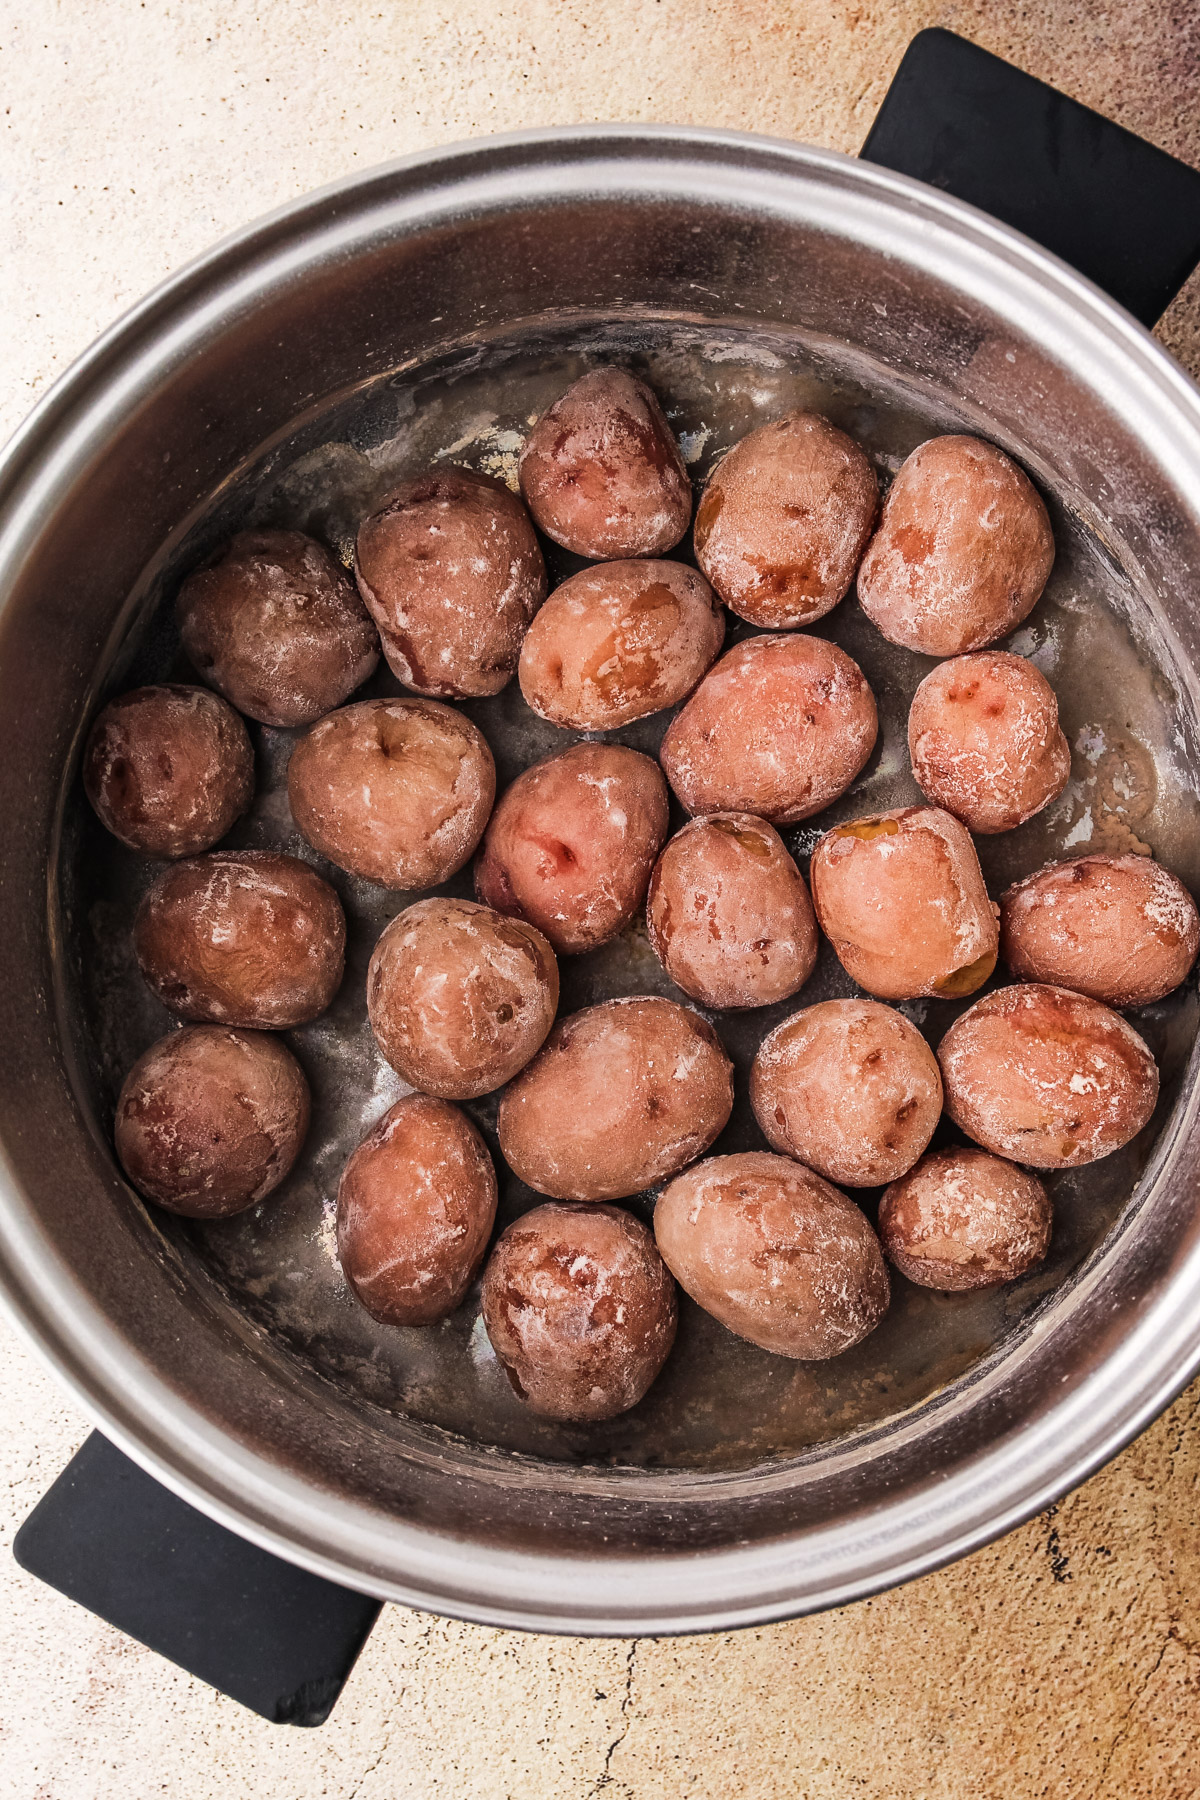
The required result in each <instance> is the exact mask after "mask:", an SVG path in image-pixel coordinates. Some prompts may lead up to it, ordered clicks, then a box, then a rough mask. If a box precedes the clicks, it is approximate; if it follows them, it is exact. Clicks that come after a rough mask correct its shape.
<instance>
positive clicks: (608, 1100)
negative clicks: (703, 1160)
mask: <svg viewBox="0 0 1200 1800" xmlns="http://www.w3.org/2000/svg"><path fill="white" fill-rule="evenodd" d="M732 1110H733V1066H732V1064H731V1063H730V1061H729V1058H728V1057H727V1056H726V1054H725V1051H724V1049H723V1047H722V1044H721V1040H720V1039H719V1038H718V1036H717V1034H716V1032H715V1031H714V1030H713V1028H712V1026H711V1025H710V1024H709V1023H708V1022H707V1020H705V1019H702V1018H701V1017H700V1015H699V1013H694V1012H692V1011H691V1009H690V1008H689V1007H686V1006H678V1005H676V1003H675V1001H674V1000H663V999H660V998H658V997H657V996H656V995H645V996H642V995H638V996H636V997H634V998H633V999H628V1000H606V1001H604V1002H603V1003H602V1004H601V1005H599V1006H588V1007H585V1008H584V1010H583V1011H582V1012H577V1013H572V1014H571V1016H570V1017H569V1018H566V1019H563V1020H562V1021H561V1022H560V1023H559V1024H558V1025H556V1026H555V1028H554V1030H553V1031H552V1032H551V1033H550V1036H549V1038H548V1039H547V1040H546V1043H545V1045H544V1046H543V1048H542V1049H541V1050H540V1051H539V1052H538V1054H537V1055H536V1056H535V1057H534V1059H533V1061H532V1062H531V1063H529V1064H527V1066H526V1067H525V1068H524V1069H522V1070H521V1073H520V1074H519V1075H518V1076H517V1077H516V1078H515V1080H513V1081H512V1082H511V1083H510V1084H509V1086H508V1087H507V1088H506V1089H505V1091H504V1095H503V1097H502V1099H501V1101H500V1115H499V1120H498V1125H497V1129H498V1131H499V1135H500V1148H501V1150H502V1151H503V1153H504V1155H505V1157H506V1158H507V1160H508V1162H509V1164H510V1165H511V1167H512V1168H513V1169H514V1170H515V1171H516V1173H517V1174H518V1175H519V1176H520V1178H521V1180H522V1181H525V1182H528V1184H529V1186H530V1187H532V1188H536V1189H537V1190H538V1192H539V1193H541V1194H550V1195H551V1196H552V1197H553V1198H554V1199H556V1200H620V1199H621V1198H622V1197H623V1196H625V1195H628V1194H637V1193H640V1192H641V1190H642V1189H643V1188H648V1187H650V1186H651V1185H652V1184H653V1183H654V1182H657V1181H665V1180H666V1179H667V1177H668V1176H670V1175H674V1174H676V1173H677V1171H678V1170H680V1169H682V1168H683V1167H684V1166H685V1164H687V1163H689V1162H691V1161H693V1159H694V1158H695V1157H697V1156H702V1155H703V1154H704V1152H705V1151H706V1150H707V1149H708V1147H709V1145H710V1144H711V1143H712V1142H713V1139H714V1138H715V1137H716V1136H717V1134H718V1133H719V1132H720V1131H722V1130H723V1129H724V1127H725V1125H726V1124H727V1122H728V1119H729V1115H730V1113H731V1111H732Z"/></svg>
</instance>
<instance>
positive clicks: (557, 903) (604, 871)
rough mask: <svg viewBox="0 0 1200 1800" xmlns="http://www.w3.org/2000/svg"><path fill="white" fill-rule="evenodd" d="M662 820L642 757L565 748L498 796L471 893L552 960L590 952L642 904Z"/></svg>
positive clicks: (614, 748)
mask: <svg viewBox="0 0 1200 1800" xmlns="http://www.w3.org/2000/svg"><path fill="white" fill-rule="evenodd" d="M667 817H668V813H667V784H666V782H665V781H664V780H663V778H662V775H661V773H660V771H659V769H658V767H657V765H656V764H655V763H654V762H652V761H651V759H650V758H649V757H648V756H643V755H642V753H641V751H640V750H627V749H625V747H624V745H622V744H573V745H572V746H571V748H570V749H569V750H564V751H562V752H561V753H560V754H559V755H558V756H551V757H548V758H547V760H546V761H545V762H540V763H535V764H534V765H533V767H532V768H530V769H526V770H525V771H524V773H523V774H520V775H518V776H517V779H516V780H515V781H514V782H513V783H512V785H511V787H509V788H507V789H506V790H505V792H504V793H503V794H501V796H500V800H499V803H498V804H497V806H496V810H495V812H494V813H493V814H492V817H491V822H490V823H489V825H488V828H487V831H486V833H485V834H484V839H483V845H482V848H481V849H480V852H479V857H478V860H477V861H476V864H475V893H476V895H477V897H478V898H479V899H480V900H481V901H482V902H483V904H484V905H485V906H491V907H494V908H495V910H496V911H497V912H500V913H505V914H506V915H507V916H508V917H510V918H521V919H526V920H527V921H528V922H529V924H530V925H533V926H536V928H537V929H538V930H539V931H540V932H541V933H542V935H543V936H544V937H546V938H548V939H549V941H550V943H551V945H552V946H553V948H554V949H555V950H556V951H557V952H558V954H559V955H560V956H562V955H565V954H568V953H570V952H577V951H583V950H594V949H595V948H596V947H597V945H599V944H606V943H607V942H608V941H609V939H610V938H614V937H616V935H617V933H618V932H620V931H622V930H623V929H624V927H625V926H626V925H627V924H628V923H629V921H630V919H632V917H633V915H634V914H635V913H636V911H637V910H638V907H639V906H640V905H641V904H642V901H643V900H644V899H645V897H646V888H647V885H648V884H649V881H650V872H651V870H652V869H653V867H654V859H655V857H656V856H657V855H658V852H659V850H660V849H661V848H662V844H663V839H664V838H665V837H666V835H667Z"/></svg>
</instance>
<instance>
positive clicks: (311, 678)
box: [176, 531, 379, 726]
mask: <svg viewBox="0 0 1200 1800" xmlns="http://www.w3.org/2000/svg"><path fill="white" fill-rule="evenodd" d="M176 612H177V616H178V619H179V630H180V635H181V636H182V638H183V647H184V649H185V650H186V652H187V654H188V656H189V658H190V659H191V661H192V662H193V663H194V665H195V666H196V668H197V669H199V671H200V673H201V674H202V675H203V676H204V679H205V680H206V681H211V683H212V685H213V686H214V687H215V688H217V689H218V690H219V692H221V693H222V694H224V696H225V698H226V699H227V700H230V701H232V703H233V704H234V706H236V707H237V709H238V711H239V712H244V713H246V714H247V716H248V717H249V718H251V719H258V720H260V721H261V722H262V724H264V725H282V726H290V725H311V724H312V721H313V720H314V719H319V718H320V717H321V714H322V713H327V712H328V711H329V709H330V708H331V707H333V706H340V705H341V703H342V701H343V700H347V699H349V697H350V695H351V694H352V693H353V692H354V690H355V688H356V687H361V686H362V684H363V682H364V681H365V680H366V679H367V676H368V675H370V674H371V673H372V671H373V670H374V668H375V666H376V664H377V663H378V661H379V635H378V633H377V632H376V630H375V627H374V625H372V623H371V621H370V619H369V618H368V616H367V611H366V608H365V607H364V605H363V603H362V601H361V600H360V599H359V597H358V595H357V594H356V593H355V591H354V584H353V582H352V581H351V580H350V578H349V576H348V575H347V574H346V571H345V570H344V569H343V568H342V565H341V564H340V563H339V562H336V561H335V560H334V558H333V557H332V556H331V555H330V554H329V552H328V550H326V548H325V546H324V545H323V544H318V543H316V542H315V540H314V539H312V538H307V537H304V536H303V535H302V533H300V532H299V531H243V532H240V533H239V535H238V536H237V537H235V538H234V540H233V542H232V543H231V544H230V545H229V546H228V548H227V549H226V550H225V551H224V552H223V553H222V555H221V556H220V558H219V559H218V560H217V561H216V562H215V563H213V564H211V565H210V567H208V568H206V569H198V570H197V571H196V573H195V574H194V575H189V576H188V579H187V580H186V581H185V582H184V584H183V586H182V588H181V589H180V590H179V599H178V601H177V603H176Z"/></svg>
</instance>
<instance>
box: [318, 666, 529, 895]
mask: <svg viewBox="0 0 1200 1800" xmlns="http://www.w3.org/2000/svg"><path fill="white" fill-rule="evenodd" d="M495 793H496V765H495V763H494V762H493V760H492V753H491V751H490V750H489V749H488V746H487V742H486V740H485V738H484V736H483V734H482V732H480V731H479V730H477V729H476V727H475V726H474V725H472V723H471V721H470V720H469V719H467V718H464V717H463V715H462V713H460V712H456V711H455V710H454V708H453V707H450V706H442V705H441V704H440V703H439V702H438V701H436V700H359V701H358V702H356V704H355V705H353V706H343V707H341V708H340V709H339V710H338V711H337V712H333V713H330V714H329V717H328V718H326V719H322V720H321V722H320V723H319V724H318V725H314V726H313V728H312V730H311V731H310V732H309V733H308V735H307V737H303V738H301V740H300V742H299V743H298V744H297V745H296V748H295V749H294V750H293V751H292V759H291V762H290V763H289V764H288V802H289V804H290V806H291V809H292V817H293V818H294V819H295V821H296V824H297V825H298V826H299V828H300V830H301V832H302V833H303V834H304V836H305V837H306V838H307V839H308V842H309V843H310V844H311V845H312V846H313V848H314V850H319V851H320V852H321V854H322V856H327V857H328V858H329V860H330V862H335V863H337V865H338V867H339V868H341V869H348V870H349V872H350V873H351V874H352V875H361V876H362V877H363V879H364V880H366V881H375V882H378V883H379V885H380V886H381V887H387V888H401V889H409V888H423V887H436V886H437V885H438V883H439V882H442V881H448V880H449V879H450V877H451V875H453V874H454V873H455V872H456V871H457V870H459V869H461V868H462V866H463V864H464V863H465V862H466V861H467V860H468V858H469V857H470V855H471V852H472V851H473V850H474V848H475V846H476V844H477V843H478V842H479V839H480V836H481V835H482V832H483V828H484V826H485V825H486V824H487V821H488V815H489V813H490V812H491V810H492V800H493V799H494V797H495Z"/></svg>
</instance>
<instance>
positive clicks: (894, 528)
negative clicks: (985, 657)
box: [858, 436, 1054, 656]
mask: <svg viewBox="0 0 1200 1800" xmlns="http://www.w3.org/2000/svg"><path fill="white" fill-rule="evenodd" d="M1053 563H1054V533H1053V532H1052V530H1051V528H1050V516H1049V514H1048V513H1047V511H1046V508H1045V504H1044V502H1043V500H1042V497H1041V495H1040V494H1039V493H1038V491H1037V489H1036V488H1035V487H1034V485H1033V483H1032V482H1031V481H1030V479H1029V477H1028V476H1027V475H1026V474H1025V473H1024V472H1023V471H1022V470H1021V469H1019V468H1018V467H1017V465H1016V463H1014V462H1013V461H1011V459H1010V458H1009V457H1007V456H1005V454H1004V452H1003V450H998V449H997V448H996V446H995V444H989V443H986V442H985V441H984V440H983V439H982V438H973V437H958V436H948V437H935V438H930V439H929V440H928V442H927V443H924V444H921V445H920V446H919V447H918V448H917V449H916V450H914V451H913V453H912V455H911V456H910V457H908V458H907V460H906V461H905V462H904V464H903V465H902V466H901V469H900V473H899V474H898V475H897V476H896V479H895V481H894V482H893V483H892V485H891V488H890V489H889V491H888V496H887V499H886V500H885V501H884V503H883V517H882V519H881V520H880V523H879V529H878V531H877V532H876V533H875V536H874V537H873V538H872V539H871V542H870V544H869V545H868V546H867V554H866V556H865V557H864V558H863V562H862V567H861V568H860V569H859V571H858V598H859V602H860V604H861V605H862V609H863V611H864V612H865V613H866V614H867V617H868V618H870V619H872V620H874V622H875V624H876V625H877V626H878V627H879V629H880V631H881V632H882V633H883V635H884V637H885V638H887V639H888V641H889V642H890V643H893V644H902V645H903V646H904V647H905V649H907V650H920V651H923V652H924V654H925V655H927V656H958V655H960V654H961V653H962V652H963V651H964V650H982V649H983V648H984V646H985V645H986V644H994V643H995V642H996V640H997V638H1002V637H1004V636H1005V634H1006V633H1007V632H1010V631H1012V629H1013V628H1014V626H1016V625H1019V624H1020V622H1021V620H1022V619H1023V618H1024V617H1025V616H1026V614H1027V613H1029V612H1031V611H1032V609H1033V607H1034V606H1035V605H1036V604H1037V601H1038V599H1039V598H1040V596H1041V592H1042V589H1043V588H1044V587H1045V585H1046V580H1047V577H1048V576H1049V574H1050V570H1051V567H1052V566H1053Z"/></svg>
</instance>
